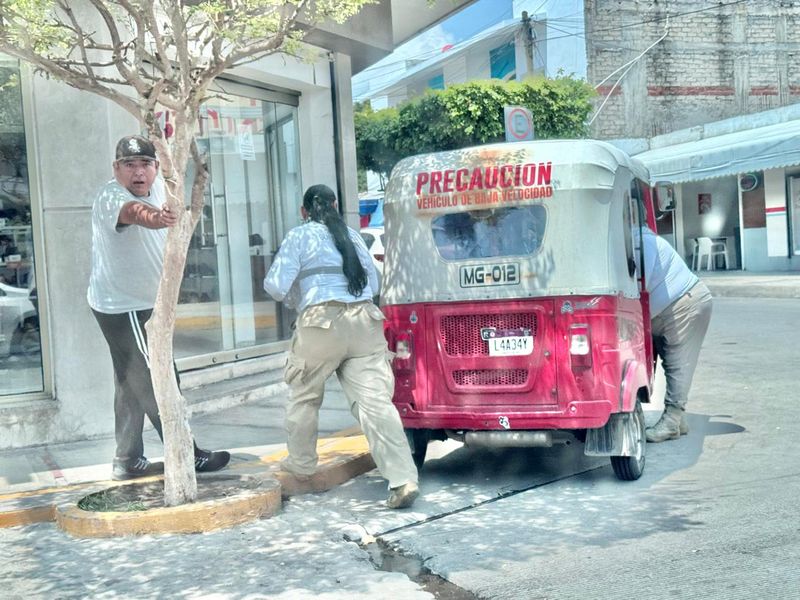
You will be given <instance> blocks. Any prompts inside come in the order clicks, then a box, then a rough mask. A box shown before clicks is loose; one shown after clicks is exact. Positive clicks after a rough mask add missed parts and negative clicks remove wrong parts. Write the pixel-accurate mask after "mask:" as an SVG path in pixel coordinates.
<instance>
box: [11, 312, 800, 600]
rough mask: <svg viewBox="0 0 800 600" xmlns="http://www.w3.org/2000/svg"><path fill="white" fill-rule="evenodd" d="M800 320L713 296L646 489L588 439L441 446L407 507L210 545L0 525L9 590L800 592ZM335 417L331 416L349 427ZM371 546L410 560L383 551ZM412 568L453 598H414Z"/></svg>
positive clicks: (364, 480) (298, 517)
mask: <svg viewBox="0 0 800 600" xmlns="http://www.w3.org/2000/svg"><path fill="white" fill-rule="evenodd" d="M798 324H800V304H798V303H797V301H796V300H790V299H786V300H771V299H763V298H752V299H733V298H720V299H716V300H715V305H714V315H713V318H712V322H711V328H710V331H709V334H708V336H707V338H706V343H705V345H704V348H703V352H702V354H701V364H700V365H699V367H698V371H697V374H696V377H695V384H694V387H693V391H692V394H691V399H690V405H689V407H688V413H689V425H690V428H691V431H690V433H689V435H688V436H684V437H682V438H681V439H680V440H676V441H672V442H666V443H663V444H655V445H653V444H650V445H648V447H647V451H648V454H647V466H646V470H645V473H644V475H643V477H642V478H641V479H640V480H638V481H635V482H622V481H619V480H617V479H616V478H615V476H614V474H613V471H612V469H611V465H610V462H609V461H608V459H598V458H587V457H584V456H583V455H582V449H581V447H580V446H579V445H573V446H569V447H557V448H552V449H515V450H491V451H488V450H473V449H467V448H463V447H461V446H459V445H458V444H455V443H452V442H449V443H447V444H441V443H437V445H435V446H432V447H431V449H430V451H429V460H428V462H427V463H426V465H425V469H424V471H423V473H422V480H421V487H422V492H423V496H422V497H421V498H420V499H419V500H418V501H417V503H416V504H415V505H414V507H413V508H412V509H411V510H408V511H391V510H388V509H386V508H383V507H382V505H381V503H382V501H383V500H384V499H385V497H386V493H387V492H386V483H385V481H384V480H382V479H381V478H380V477H379V476H378V475H377V473H375V472H374V471H373V472H371V473H368V474H366V475H364V476H361V477H358V478H356V479H355V480H353V481H350V482H348V483H346V484H345V485H343V486H341V487H339V488H336V489H334V490H332V491H330V492H328V493H325V494H320V495H307V496H301V497H297V498H293V499H291V500H290V501H288V502H286V503H285V505H284V509H283V511H282V512H281V513H280V514H279V515H277V516H276V517H273V518H272V519H268V520H264V521H259V522H255V523H250V524H247V525H242V526H239V527H236V528H232V529H229V530H225V531H219V532H211V533H208V534H203V535H199V536H159V537H153V536H144V537H142V538H134V539H124V538H123V539H113V540H75V539H72V538H70V537H69V536H67V535H65V534H63V533H61V532H60V531H58V530H57V529H56V528H55V527H54V526H53V525H50V524H42V525H36V526H32V527H24V528H14V529H10V530H0V553H2V555H3V556H4V557H5V558H6V560H5V561H1V562H0V580H2V581H4V586H5V587H4V593H5V594H6V595H5V596H4V597H11V598H15V597H25V598H48V599H50V598H83V597H97V598H137V599H138V598H165V597H181V598H209V599H214V600H216V599H223V598H224V599H227V598H281V599H291V600H294V599H297V598H309V599H311V598H313V599H314V600H321V599H325V600H327V599H337V600H338V599H340V598H341V599H345V598H346V599H348V600H350V599H352V598H358V599H361V598H364V599H368V598H391V599H392V600H394V599H396V598H409V599H414V600H416V599H417V598H419V599H422V598H428V599H429V598H432V597H437V598H440V599H443V598H454V599H459V600H460V599H465V598H475V597H478V598H490V599H500V598H507V599H512V598H513V599H515V600H516V599H535V598H548V599H555V600H561V599H571V598H575V599H580V600H587V599H589V600H591V599H595V598H597V599H601V598H602V599H616V598H646V599H660V598H665V599H671V598H724V599H738V598H742V599H744V598H747V599H748V600H749V599H751V598H770V600H777V599H783V598H786V599H789V598H793V599H794V598H798V597H800V592H798V590H800V535H798V534H800V522H798V518H797V517H798V513H799V512H800V511H799V510H798V496H800V460H798V457H799V456H800V452H798V450H799V448H798V444H799V443H798V438H799V437H800V436H799V435H798V434H800V419H798V415H797V412H798V393H797V383H796V381H797V372H798V368H797V367H798V365H799V364H800V346H798V344H797V342H796V340H795V339H794V336H795V333H796V331H797V329H798V327H797V325H798ZM333 404H335V402H334V403H333ZM341 408H343V407H338V408H337V407H336V406H329V409H331V411H332V412H331V413H329V414H331V415H333V416H334V417H335V420H336V421H337V424H341V425H346V423H344V419H343V417H342V415H343V413H344V411H343V410H339V409H341ZM653 408H654V410H651V411H650V412H649V413H648V414H647V418H648V420H649V421H652V420H655V419H656V418H657V416H658V412H659V410H658V407H653ZM264 416H265V417H266V416H268V415H266V414H265V415H264ZM329 418H332V417H329ZM340 421H341V423H339V422H340ZM323 426H325V424H323ZM373 538H377V539H379V540H382V541H383V542H385V543H386V544H388V545H389V546H390V547H391V548H392V549H393V550H395V551H398V552H401V553H404V554H406V555H408V556H409V557H410V559H409V560H406V561H398V560H396V557H394V556H393V555H386V554H381V553H380V552H378V551H377V550H376V549H377V545H376V544H371V543H369V542H370V541H371V540H372V539H373ZM347 539H355V540H357V541H360V542H361V545H360V546H359V545H358V544H356V543H353V542H349V541H347ZM370 558H372V561H371V560H370ZM390 559H391V560H390ZM381 560H383V563H384V564H383V568H384V569H386V571H380V570H376V568H375V567H374V566H373V563H379V562H381ZM420 565H424V566H425V567H427V568H428V569H430V570H432V571H433V572H434V573H437V574H439V575H441V576H442V577H444V578H446V579H447V580H449V581H450V582H452V583H453V584H455V586H457V587H456V588H454V589H450V590H448V589H446V588H444V587H442V586H435V587H433V588H429V589H431V590H432V591H433V592H434V594H435V596H434V595H433V594H431V593H428V592H426V591H424V590H422V589H421V588H420V587H419V586H418V585H417V584H416V583H415V580H416V578H417V576H418V574H419V573H418V572H419V566H420ZM391 571H395V572H391ZM407 575H410V576H411V577H412V579H414V580H409V577H408V576H407ZM446 594H450V595H446Z"/></svg>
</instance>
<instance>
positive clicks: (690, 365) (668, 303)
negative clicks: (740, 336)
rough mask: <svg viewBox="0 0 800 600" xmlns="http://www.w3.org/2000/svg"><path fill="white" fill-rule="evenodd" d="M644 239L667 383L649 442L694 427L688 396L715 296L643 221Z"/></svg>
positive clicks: (656, 338) (658, 345)
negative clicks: (688, 415)
mask: <svg viewBox="0 0 800 600" xmlns="http://www.w3.org/2000/svg"><path fill="white" fill-rule="evenodd" d="M634 239H635V240H636V242H637V250H636V260H637V262H638V260H639V249H638V242H639V231H638V229H634ZM642 239H643V240H644V275H645V283H646V285H647V292H648V293H649V295H650V320H651V325H652V334H653V341H654V345H655V351H656V353H657V355H658V356H659V357H660V358H661V366H662V368H663V369H664V376H665V377H666V383H667V386H666V387H667V389H666V394H665V396H664V413H663V414H662V415H661V418H660V419H659V420H658V422H657V423H656V424H655V425H653V426H652V427H648V428H647V431H646V432H645V433H646V436H647V441H648V442H664V441H666V440H674V439H678V438H679V437H680V436H681V435H684V434H686V433H688V432H689V427H688V425H687V423H686V415H685V411H686V402H687V401H688V399H689V388H690V387H691V385H692V378H693V376H694V370H695V367H696V366H697V359H698V357H699V355H700V347H701V346H702V345H703V338H705V335H706V330H707V329H708V323H709V321H710V320H711V304H712V301H711V293H710V292H709V291H708V288H707V287H706V285H705V284H704V283H703V282H702V281H700V279H699V278H698V277H697V275H695V274H694V273H692V271H691V270H690V269H689V267H687V266H686V263H685V262H684V260H683V259H682V258H681V256H680V255H679V254H678V253H677V252H676V251H675V250H674V248H673V247H672V246H670V245H669V243H668V242H667V241H666V240H665V239H664V238H661V237H659V236H657V235H656V234H655V233H653V232H652V231H651V230H650V229H648V228H647V227H644V228H642Z"/></svg>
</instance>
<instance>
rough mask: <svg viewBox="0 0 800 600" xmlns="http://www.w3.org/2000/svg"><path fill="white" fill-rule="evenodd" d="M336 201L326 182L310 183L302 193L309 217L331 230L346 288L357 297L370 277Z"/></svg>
mask: <svg viewBox="0 0 800 600" xmlns="http://www.w3.org/2000/svg"><path fill="white" fill-rule="evenodd" d="M335 202H336V194H334V193H333V190H332V189H331V188H329V187H328V186H327V185H322V184H318V185H312V186H311V187H310V188H308V189H307V190H306V193H305V194H303V208H305V209H306V212H307V213H308V217H309V219H311V220H312V221H317V222H318V223H322V224H323V225H325V227H327V228H328V231H330V232H331V235H332V236H333V243H334V244H335V245H336V249H337V250H338V251H339V253H340V254H341V255H342V260H343V265H342V270H343V271H344V276H345V277H347V291H348V292H349V293H350V294H352V295H353V296H355V297H356V298H357V297H359V296H361V294H362V292H363V291H364V288H365V287H367V283H368V281H369V280H368V278H367V272H366V270H365V269H364V266H363V265H362V264H361V260H359V258H358V253H357V252H356V247H355V244H353V240H351V239H350V234H349V232H348V229H347V225H346V224H345V222H344V221H343V220H342V217H341V215H340V214H339V211H337V210H336V208H335V207H334V206H333V205H334V203H335Z"/></svg>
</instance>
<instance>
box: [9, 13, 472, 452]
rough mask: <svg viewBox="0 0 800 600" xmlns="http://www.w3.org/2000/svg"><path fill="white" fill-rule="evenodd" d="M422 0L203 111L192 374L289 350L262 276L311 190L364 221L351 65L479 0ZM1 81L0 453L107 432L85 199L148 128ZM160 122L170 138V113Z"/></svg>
mask: <svg viewBox="0 0 800 600" xmlns="http://www.w3.org/2000/svg"><path fill="white" fill-rule="evenodd" d="M412 3H413V4H414V10H411V11H409V10H407V9H408V4H409V3H408V2H403V3H398V2H397V1H396V0H394V1H390V0H385V1H381V2H379V3H377V4H374V5H369V6H367V7H366V8H365V9H364V10H363V11H362V13H361V14H359V15H358V16H356V17H355V18H353V19H351V20H350V21H349V22H348V23H346V24H344V25H330V26H326V25H322V26H319V27H317V28H316V29H315V30H314V31H313V33H312V34H311V35H310V36H309V38H308V41H309V47H308V56H309V57H310V58H306V59H304V60H300V59H295V58H293V57H290V56H282V55H276V56H271V57H268V58H265V59H262V60H260V61H258V62H255V63H251V64H249V65H247V66H246V67H242V68H238V69H236V70H235V71H233V72H230V73H226V74H224V76H222V77H221V78H220V80H219V82H218V87H217V90H216V92H217V94H216V97H215V98H213V99H211V100H209V101H208V102H207V103H206V104H205V105H204V106H203V107H202V110H201V114H200V115H199V119H198V123H197V128H198V133H199V138H198V143H199V145H200V147H201V148H202V149H203V150H205V151H206V152H207V155H208V159H209V167H210V173H211V176H210V181H209V185H208V188H207V190H206V198H205V207H204V211H203V216H202V219H201V221H200V224H199V225H198V227H197V230H196V231H195V233H194V237H193V238H192V241H191V245H190V248H189V253H188V257H187V264H186V270H185V273H184V278H183V284H182V288H181V296H180V302H179V306H178V310H177V324H176V330H175V356H176V359H177V363H178V368H179V370H180V371H181V373H182V379H185V380H190V379H191V378H192V377H195V378H196V377H197V374H198V373H203V372H209V373H210V372H219V375H214V374H213V373H212V374H211V375H209V376H208V377H206V379H204V381H210V380H212V379H213V378H214V377H215V376H217V377H221V378H222V377H234V376H235V375H236V374H237V373H238V372H245V371H247V368H244V367H242V368H238V370H237V365H240V364H243V363H245V362H248V361H250V362H252V361H267V363H269V361H270V360H271V361H272V363H276V362H278V361H277V360H276V358H279V357H280V355H281V354H282V353H283V352H284V351H285V350H286V348H287V340H288V339H289V337H290V330H289V322H290V321H289V319H290V316H289V315H287V314H286V311H285V310H284V309H283V307H282V306H281V305H280V304H279V303H276V302H274V301H272V300H271V299H270V298H269V297H268V296H266V295H265V293H264V292H263V291H262V280H263V277H264V274H265V272H266V270H267V269H268V268H269V266H270V264H271V261H272V258H273V256H274V254H275V252H276V251H277V248H278V244H279V243H280V241H281V239H282V238H283V236H284V235H285V233H286V232H287V231H288V230H289V229H290V228H291V227H293V226H295V225H297V224H299V220H300V215H299V207H300V201H301V195H302V191H303V189H305V187H308V186H309V185H312V184H314V183H326V184H328V185H330V186H331V187H333V188H334V189H337V190H338V192H339V196H340V198H341V199H342V204H343V206H344V212H345V214H346V217H347V219H348V221H349V222H350V223H351V224H353V225H356V226H357V224H358V203H357V191H356V169H355V143H354V138H353V125H352V96H351V93H350V80H351V76H352V73H354V72H356V71H359V70H361V69H364V68H365V67H367V66H368V65H370V64H372V63H373V62H375V61H377V60H379V59H380V58H382V57H383V56H385V55H387V54H388V53H389V52H391V51H392V49H393V48H394V47H395V46H396V45H397V44H399V43H401V42H402V41H404V40H405V39H407V38H408V37H410V36H412V35H415V34H416V33H417V32H419V31H420V30H422V29H424V28H426V27H428V26H430V24H432V23H434V22H436V21H437V20H439V19H441V18H444V17H445V16H446V15H448V14H450V13H452V12H453V11H455V10H458V9H460V8H462V7H463V6H465V5H467V4H469V2H449V1H448V2H439V3H436V4H435V5H433V6H429V3H427V2H426V0H412ZM401 4H402V6H400V5H401ZM0 84H2V86H1V87H0V448H8V447H16V446H23V445H30V444H40V443H54V442H59V441H67V440H74V439H81V438H85V437H90V436H95V435H103V434H108V433H110V432H111V431H113V422H114V419H113V381H112V370H111V363H110V358H109V356H108V351H107V349H106V347H105V341H104V340H103V337H102V335H101V334H100V331H99V328H98V327H97V325H96V323H95V321H94V318H93V317H92V314H91V311H90V310H89V307H88V305H87V303H86V288H87V284H88V277H89V269H90V255H91V207H92V202H93V200H94V197H95V195H96V193H97V191H98V189H99V188H100V187H101V186H102V185H103V184H104V183H105V182H106V181H108V180H109V179H111V177H112V169H111V163H112V160H113V151H114V147H115V144H116V141H117V140H118V139H119V138H120V137H122V136H123V135H128V134H131V133H136V132H138V127H137V124H136V122H135V121H134V120H133V119H132V118H131V117H130V116H129V115H127V113H125V112H124V111H122V110H121V109H120V108H118V107H117V106H116V105H114V104H112V103H110V102H108V101H106V100H104V99H102V98H99V97H97V96H94V95H92V94H88V93H84V92H79V91H76V90H74V89H72V88H70V87H68V86H66V85H64V84H61V83H59V82H56V81H53V80H49V79H45V78H43V77H39V76H36V75H34V74H33V73H32V72H31V69H30V68H29V67H28V66H26V65H24V64H19V63H18V62H17V61H16V60H13V59H11V58H8V57H0ZM160 118H161V123H162V126H163V127H164V130H165V132H167V133H168V132H169V128H170V127H171V125H170V115H169V113H168V111H163V112H162V113H161V115H160ZM188 179H189V180H191V174H190V176H189V178H188ZM272 363H269V364H272ZM226 366H227V367H228V368H227V369H225V368H224V367H226ZM263 368H264V366H263V364H256V365H255V366H251V367H249V369H250V371H253V370H260V369H263ZM220 370H221V371H220Z"/></svg>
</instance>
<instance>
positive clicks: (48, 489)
mask: <svg viewBox="0 0 800 600" xmlns="http://www.w3.org/2000/svg"><path fill="white" fill-rule="evenodd" d="M699 275H700V277H701V279H702V280H703V281H704V282H705V283H706V285H708V287H709V289H710V290H711V293H712V294H713V295H714V296H716V297H750V298H752V297H761V298H800V271H798V272H792V273H748V272H743V271H711V272H707V271H703V272H701V273H700V274H699ZM232 383H233V382H227V384H226V385H232ZM214 389H216V388H214V386H207V387H206V388H205V389H204V390H203V391H204V393H206V394H212V391H213V390H214ZM220 389H223V390H224V389H225V388H220ZM218 393H219V394H220V397H219V398H209V399H207V400H204V401H203V402H202V403H201V404H202V405H203V406H204V407H205V409H206V410H213V411H215V412H212V413H207V414H202V415H198V416H196V417H193V418H192V420H191V426H192V431H193V433H194V435H195V438H196V439H197V440H198V443H199V444H200V445H201V446H202V447H204V448H209V449H229V450H231V451H232V453H233V455H234V458H233V460H232V468H233V467H235V468H242V467H243V465H244V464H245V463H247V462H248V461H258V460H261V458H262V457H265V456H268V455H274V454H275V453H277V452H280V451H282V450H284V449H285V442H286V434H285V431H284V428H283V413H284V405H285V401H286V391H285V390H284V391H283V392H282V393H281V391H280V389H279V391H278V393H271V394H267V395H264V396H258V395H255V396H254V398H255V399H253V400H247V401H245V403H239V402H241V401H237V403H236V404H235V405H234V406H230V405H229V404H230V403H228V404H226V400H225V398H224V397H223V396H224V395H225V393H227V392H225V391H222V392H218ZM355 425H356V422H355V419H354V418H353V417H352V415H351V414H350V411H349V409H348V407H347V401H346V400H345V398H344V394H343V393H342V391H341V388H340V387H339V385H338V382H337V381H336V380H335V378H334V379H332V380H331V381H330V382H329V384H328V386H327V390H326V395H325V401H324V403H323V407H322V410H321V412H320V435H321V437H326V436H331V435H333V434H336V433H337V432H340V431H343V430H348V429H349V430H352V428H353V427H354V426H355ZM114 447H115V443H114V439H113V437H103V438H97V439H92V440H84V441H78V442H70V443H63V444H51V445H43V446H32V447H26V448H19V449H12V450H0V503H2V499H3V497H5V498H10V497H19V495H20V494H23V495H25V496H31V495H35V494H37V493H40V494H50V493H53V491H54V490H59V489H62V490H70V489H74V488H75V486H76V485H77V486H80V485H83V484H88V483H92V482H98V481H105V480H108V479H109V478H110V476H111V464H110V463H111V458H112V457H113V455H114ZM145 452H146V453H147V456H148V458H150V459H151V460H154V459H156V460H157V459H159V458H160V456H161V454H162V447H161V443H160V441H159V439H158V437H157V435H156V434H155V432H153V431H152V430H150V431H147V432H145ZM237 465H239V466H237ZM0 512H2V506H0Z"/></svg>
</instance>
